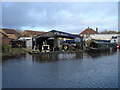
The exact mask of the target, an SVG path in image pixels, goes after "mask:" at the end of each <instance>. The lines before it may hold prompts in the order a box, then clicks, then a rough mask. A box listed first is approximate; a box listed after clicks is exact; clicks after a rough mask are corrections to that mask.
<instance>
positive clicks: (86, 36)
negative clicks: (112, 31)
mask: <svg viewBox="0 0 120 90" xmlns="http://www.w3.org/2000/svg"><path fill="white" fill-rule="evenodd" d="M97 33H98V28H96V30H93V29H92V28H89V27H88V28H86V29H85V30H84V31H83V32H81V33H80V36H83V40H85V41H86V40H90V39H91V36H93V35H95V34H97Z"/></svg>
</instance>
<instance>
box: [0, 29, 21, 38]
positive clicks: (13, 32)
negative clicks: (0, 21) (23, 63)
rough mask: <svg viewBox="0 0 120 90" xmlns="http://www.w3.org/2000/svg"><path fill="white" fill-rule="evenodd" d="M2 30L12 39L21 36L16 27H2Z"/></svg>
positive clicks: (0, 30)
mask: <svg viewBox="0 0 120 90" xmlns="http://www.w3.org/2000/svg"><path fill="white" fill-rule="evenodd" d="M0 32H2V33H4V34H5V35H7V36H8V37H9V38H11V39H18V38H19V37H20V34H19V33H18V32H17V31H16V30H15V29H5V28H0Z"/></svg>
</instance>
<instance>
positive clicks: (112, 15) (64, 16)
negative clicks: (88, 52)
mask: <svg viewBox="0 0 120 90" xmlns="http://www.w3.org/2000/svg"><path fill="white" fill-rule="evenodd" d="M2 24H3V27H5V28H15V29H20V30H26V29H28V30H40V31H50V30H53V29H54V30H60V31H65V32H69V33H80V32H82V31H83V30H84V29H86V28H87V27H88V26H89V27H91V28H93V29H95V28H96V27H98V28H99V31H103V30H114V31H117V30H118V3H117V2H96V3H95V2H35V3H34V2H4V3H3V4H2Z"/></svg>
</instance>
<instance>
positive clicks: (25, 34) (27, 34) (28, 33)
mask: <svg viewBox="0 0 120 90" xmlns="http://www.w3.org/2000/svg"><path fill="white" fill-rule="evenodd" d="M43 33H45V32H43V31H32V30H25V31H24V32H22V36H23V37H34V36H37V35H40V34H43Z"/></svg>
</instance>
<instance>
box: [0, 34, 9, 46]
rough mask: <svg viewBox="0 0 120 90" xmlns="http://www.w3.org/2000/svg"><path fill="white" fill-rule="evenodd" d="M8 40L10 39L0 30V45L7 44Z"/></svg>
mask: <svg viewBox="0 0 120 90" xmlns="http://www.w3.org/2000/svg"><path fill="white" fill-rule="evenodd" d="M10 41H11V39H10V38H9V37H8V36H7V35H5V34H4V33H1V32H0V45H9V43H10Z"/></svg>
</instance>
